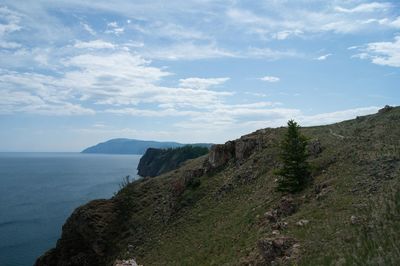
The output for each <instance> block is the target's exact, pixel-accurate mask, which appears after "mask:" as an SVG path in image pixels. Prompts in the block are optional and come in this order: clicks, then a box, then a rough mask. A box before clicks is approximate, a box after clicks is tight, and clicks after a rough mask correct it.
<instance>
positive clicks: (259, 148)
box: [36, 108, 400, 266]
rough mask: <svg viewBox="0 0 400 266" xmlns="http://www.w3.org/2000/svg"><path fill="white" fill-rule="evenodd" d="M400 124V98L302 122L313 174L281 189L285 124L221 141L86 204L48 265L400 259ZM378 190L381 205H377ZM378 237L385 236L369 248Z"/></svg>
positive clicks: (49, 255) (41, 261) (47, 256)
mask: <svg viewBox="0 0 400 266" xmlns="http://www.w3.org/2000/svg"><path fill="white" fill-rule="evenodd" d="M399 125H400V108H392V109H390V110H386V109H385V111H384V112H383V111H382V112H380V113H379V114H377V115H372V116H366V117H362V118H360V119H355V120H351V121H346V122H343V123H338V124H334V125H329V126H323V127H312V128H302V129H301V130H302V131H303V133H304V134H305V135H306V136H308V137H309V139H310V141H309V146H308V152H309V154H310V159H309V160H310V163H311V165H312V166H313V170H312V174H313V182H312V183H311V184H309V187H308V188H307V189H305V190H304V191H302V192H301V193H298V194H294V195H292V196H291V197H287V195H283V194H281V193H279V192H276V190H275V186H276V184H275V178H276V176H275V175H274V169H276V166H277V165H279V160H278V158H279V156H278V155H279V151H280V150H279V142H280V140H281V138H282V136H283V133H284V132H285V129H284V128H278V129H265V130H259V131H256V132H254V133H252V134H249V135H246V136H243V137H242V138H240V139H237V140H233V141H228V142H227V143H225V144H222V145H215V146H213V147H212V148H211V150H210V152H209V153H208V155H207V156H203V157H199V158H196V159H193V160H189V161H187V162H186V163H185V164H183V165H182V166H181V167H179V168H178V169H176V170H175V171H170V172H167V173H165V174H162V175H160V176H156V177H153V178H143V179H141V180H138V181H136V182H134V183H132V184H129V185H128V186H127V187H125V188H123V189H122V190H121V191H120V192H119V193H118V194H117V195H116V196H115V197H113V198H112V199H110V200H101V201H93V202H91V203H89V204H87V205H85V206H83V207H80V208H78V209H77V210H76V211H75V212H74V213H73V214H72V215H71V217H70V218H69V219H68V220H67V222H66V224H65V225H64V226H63V233H62V237H61V239H60V240H59V241H58V242H57V246H56V247H55V248H54V249H52V250H51V251H49V252H47V253H46V254H45V255H43V256H42V257H41V258H39V259H38V261H37V263H36V265H37V266H42V265H55V266H67V265H68V266H73V265H100V266H102V265H113V263H114V262H115V261H116V260H119V261H121V260H125V261H126V260H129V259H132V258H135V261H136V262H138V264H142V265H270V264H272V262H275V263H276V264H278V265H280V263H283V264H285V263H286V264H301V265H326V264H328V265H331V264H332V265H334V264H335V263H336V262H337V261H341V262H343V263H342V264H343V265H345V264H346V263H347V264H349V265H358V264H360V265H368V264H374V263H373V262H377V261H384V262H386V259H387V258H389V259H390V261H389V262H388V263H386V264H387V265H397V264H398V263H393V262H398V261H400V253H398V251H396V250H398V247H397V245H396V243H398V242H399V241H400V237H399V234H398V233H397V232H398V228H400V223H399V222H398V215H399V213H400V209H398V210H397V209H396V206H398V204H397V205H396V203H393V202H392V203H391V204H386V203H385V202H386V200H387V195H390V188H391V187H395V186H396V184H399V182H400V174H399V173H400V153H399V151H400V142H399V137H398V136H399V135H400V126H399ZM399 195H400V194H399ZM398 199H400V196H398V198H397V202H398ZM370 200H371V201H373V202H375V203H376V204H380V205H379V206H377V207H375V208H373V209H371V208H369V207H366V206H369V205H368V204H369V203H368V202H369V201H370ZM385 206H386V207H385ZM386 208H389V209H390V208H392V209H390V210H389V211H388V210H387V209H386ZM393 208H394V210H393ZM381 209H382V210H383V211H382V213H383V214H379V213H377V211H379V210H381ZM396 210H397V211H396ZM391 214H393V215H391ZM391 217H392V218H391ZM393 217H394V218H393ZM375 219H378V220H377V222H374V223H375V225H374V223H372V222H373V221H375ZM379 219H380V220H379ZM363 223H364V224H365V229H367V231H368V234H369V235H368V237H365V239H364V240H363V238H362V237H363V235H361V236H360V235H359V232H364V231H362V230H361V229H363V227H362V226H364V225H363ZM379 225H384V226H383V227H382V230H381V229H379V228H378V227H377V226H379ZM377 228H378V229H377ZM370 235H373V236H374V238H371V237H370ZM332 236H334V237H332ZM388 239H390V241H387V240H388ZM363 241H364V242H365V247H366V248H365V249H364V246H363V245H364V244H363V243H364V242H363ZM371 241H374V242H373V245H374V246H376V247H381V248H380V249H379V250H377V251H375V250H372V249H370V248H368V247H370V246H371ZM321 243H323V245H321ZM354 243H360V244H357V245H355V244H354ZM392 244H393V245H392ZM346 252H347V253H346ZM363 252H366V253H365V254H367V255H368V256H366V255H365V254H364V253H363ZM396 252H397V253H396ZM346 254H349V255H348V256H347V255H346ZM363 254H364V255H363ZM382 254H383V255H384V257H382V256H383V255H382ZM368 259H373V260H372V263H368V261H366V260H368ZM354 260H356V261H354ZM370 262H371V261H370ZM391 262H392V263H391ZM383 264H385V263H383Z"/></svg>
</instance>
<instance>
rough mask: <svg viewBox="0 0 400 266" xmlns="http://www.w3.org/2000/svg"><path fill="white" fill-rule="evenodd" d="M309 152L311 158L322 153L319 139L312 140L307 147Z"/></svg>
mask: <svg viewBox="0 0 400 266" xmlns="http://www.w3.org/2000/svg"><path fill="white" fill-rule="evenodd" d="M307 151H308V154H309V155H310V156H311V157H317V156H318V155H319V154H320V153H321V152H322V145H321V142H320V141H319V139H314V140H311V141H310V142H309V143H308V145H307Z"/></svg>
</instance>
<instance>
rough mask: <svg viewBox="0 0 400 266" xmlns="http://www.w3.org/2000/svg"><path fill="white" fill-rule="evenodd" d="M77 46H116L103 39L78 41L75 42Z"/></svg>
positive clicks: (84, 47)
mask: <svg viewBox="0 0 400 266" xmlns="http://www.w3.org/2000/svg"><path fill="white" fill-rule="evenodd" d="M74 47H75V48H80V49H114V48H116V46H115V45H114V44H112V43H110V42H105V41H103V40H94V41H88V42H82V41H76V42H75V44H74Z"/></svg>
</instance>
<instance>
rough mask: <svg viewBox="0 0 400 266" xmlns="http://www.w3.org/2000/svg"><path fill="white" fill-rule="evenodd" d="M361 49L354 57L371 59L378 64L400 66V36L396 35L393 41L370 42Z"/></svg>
mask: <svg viewBox="0 0 400 266" xmlns="http://www.w3.org/2000/svg"><path fill="white" fill-rule="evenodd" d="M359 51H360V53H359V54H356V55H354V57H358V58H360V59H369V60H371V62H372V63H374V64H377V65H382V66H391V67H400V36H396V37H395V38H394V41H393V42H373V43H368V44H367V45H365V46H363V47H361V48H359Z"/></svg>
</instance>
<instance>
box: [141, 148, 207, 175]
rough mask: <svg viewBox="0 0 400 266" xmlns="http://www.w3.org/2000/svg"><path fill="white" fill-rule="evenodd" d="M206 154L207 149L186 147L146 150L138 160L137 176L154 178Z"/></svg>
mask: <svg viewBox="0 0 400 266" xmlns="http://www.w3.org/2000/svg"><path fill="white" fill-rule="evenodd" d="M207 153H208V148H207V147H194V146H191V145H186V146H183V147H180V148H170V149H154V148H148V149H147V150H146V152H145V154H144V155H143V156H142V157H141V158H140V161H139V164H138V167H137V170H138V175H140V176H143V177H146V176H150V177H154V176H157V175H161V174H163V173H166V172H169V171H171V170H175V169H176V168H178V167H179V166H180V165H181V164H182V163H183V162H185V161H187V160H190V159H194V158H197V157H200V156H202V155H205V154H207Z"/></svg>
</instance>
